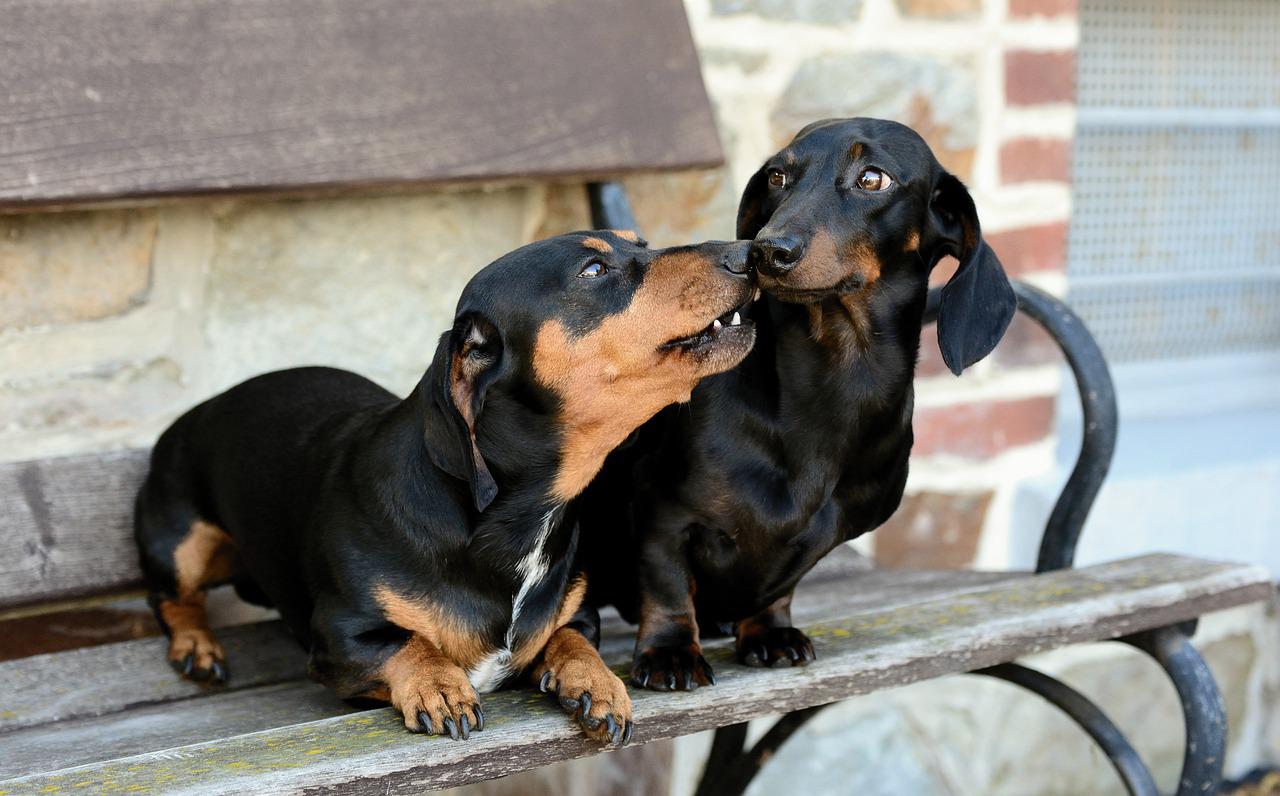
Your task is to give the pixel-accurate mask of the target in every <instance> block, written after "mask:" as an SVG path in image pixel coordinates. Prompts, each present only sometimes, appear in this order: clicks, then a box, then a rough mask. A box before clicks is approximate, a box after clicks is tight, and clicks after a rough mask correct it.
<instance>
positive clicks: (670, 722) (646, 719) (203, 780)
mask: <svg viewBox="0 0 1280 796" xmlns="http://www.w3.org/2000/svg"><path fill="white" fill-rule="evenodd" d="M1271 589H1272V586H1271V583H1270V580H1269V577H1268V575H1267V573H1266V571H1265V570H1263V569H1262V568H1260V567H1251V566H1242V565H1234V564H1220V563H1214V562H1208V561H1201V560H1196V559H1191V558H1184V557H1180V556H1172V555H1148V556H1143V557H1140V558H1134V559H1129V560H1125V561H1119V562H1115V563H1109V564H1103V565H1099V566H1093V567H1087V568H1083V569H1078V570H1063V571H1058V572H1052V573H1047V574H1042V575H1030V574H1019V573H982V572H963V571H955V572H911V571H890V570H877V569H871V568H869V565H868V564H867V563H866V562H865V561H864V560H863V559H861V558H859V557H858V556H856V555H854V554H852V553H851V552H849V551H847V550H841V551H839V553H838V554H833V555H832V556H831V557H829V558H828V559H827V560H826V561H824V562H823V564H822V565H820V567H819V568H818V569H816V570H815V571H814V572H813V573H811V575H810V577H809V578H807V579H806V581H805V583H804V584H803V585H802V587H801V589H800V592H799V594H798V595H797V600H796V606H795V608H796V618H797V622H798V623H799V624H800V625H801V626H802V627H804V628H805V629H806V631H807V632H809V633H810V635H811V636H812V637H813V639H814V644H815V648H816V649H817V652H818V661H817V662H816V663H814V664H813V665H811V666H809V667H807V668H803V669H778V670H770V671H765V670H758V669H749V668H746V667H743V666H739V665H736V664H735V663H733V662H732V649H731V646H730V642H729V641H728V640H727V639H722V640H716V641H710V642H709V643H708V644H707V650H708V652H707V656H708V658H709V660H710V661H711V663H712V665H713V666H715V667H716V672H717V675H718V683H717V685H716V686H714V687H712V688H706V689H700V690H698V691H696V692H693V693H688V694H657V693H653V692H646V691H640V690H633V692H632V694H633V698H634V699H635V711H636V742H637V743H645V742H649V741H655V740H658V739H662V738H671V737H675V736H679V735H685V734H689V733H693V732H698V731H701V730H706V729H711V728H716V727H722V726H725V725H726V724H730V723H734V722H740V721H744V720H747V719H751V718H756V717H760V716H765V715H770V714H775V713H780V712H784V711H791V710H796V709H799V708H804V707H809V706H813V705H821V704H825V703H828V702H833V701H837V700H840V699H844V698H846V697H850V696H853V695H856V694H861V693H867V692H870V691H875V690H878V689H882V688H886V687H890V686H897V685H903V684H906V683H911V682H915V681H918V680H922V679H927V678H932V677H937V676H940V675H944V674H952V673H958V672H966V671H972V670H975V669H978V668H982V667H986V666H990V665H993V664H996V663H1000V662H1005V661H1011V660H1014V659H1016V658H1018V657H1020V656H1023V655H1027V654H1031V653H1036V652H1042V651H1045V650H1049V649H1054V648H1057V647H1061V646H1065V645H1068V644H1076V643H1081V642H1088V641H1101V640H1106V639H1112V638H1117V637H1119V636H1124V635H1130V634H1133V633H1135V632H1139V631H1142V630H1148V629H1152V628H1156V627H1162V626H1166V625H1170V624H1174V623H1177V622H1182V621H1186V620H1189V619H1194V618H1196V617H1198V616H1200V615H1202V614H1204V613H1206V612H1210V611H1214V610H1219V609H1223V608H1228V607H1232V606H1235V605H1240V604H1244V603H1248V602H1252V601H1256V600H1261V599H1265V598H1266V597H1267V596H1268V595H1269V594H1270V593H1271ZM222 638H223V640H224V643H226V645H227V647H228V650H229V660H230V665H231V666H232V671H233V680H232V683H231V684H230V686H229V687H227V688H224V689H217V690H213V689H206V688H202V687H199V686H195V685H193V684H190V683H185V682H182V681H180V680H179V679H178V678H177V677H176V676H175V675H174V674H173V672H172V671H171V670H170V669H169V667H168V664H167V663H166V661H165V660H164V655H163V647H164V643H163V642H162V641H161V640H159V639H143V640H139V641H130V642H123V643H117V644H109V645H104V646H100V647H92V648H87V649H82V650H77V651H74V652H64V653H56V654H52V655H44V656H35V657H30V658H24V659H19V660H14V661H9V662H7V663H3V664H0V749H3V750H4V751H3V754H0V793H27V792H40V791H42V790H49V791H51V790H52V789H54V788H60V789H62V790H64V791H68V792H77V790H78V789H83V790H84V792H95V793H98V792H115V791H120V792H125V791H128V790H130V789H139V788H140V789H143V790H153V789H164V790H184V791H186V790H191V791H194V792H209V793H230V792H250V793H264V792H268V791H270V790H271V789H272V788H273V787H287V786H291V787H298V786H300V785H305V786H306V787H309V788H320V789H323V788H325V787H326V786H337V785H343V786H344V789H343V792H352V791H351V790H349V788H350V787H351V785H350V783H352V782H353V781H355V780H359V787H358V792H365V791H368V792H373V791H377V792H384V791H390V792H416V791H419V790H421V789H424V788H427V787H432V788H436V787H446V786H455V785H461V784H465V783H469V782H475V781H479V780H484V779H489V778H493V777H496V776H502V775H504V774H509V773H513V772H516V771H521V770H524V769H527V768H532V767H535V766H540V765H545V764H547V763H550V762H554V761H558V760H564V759H568V758H573V757H580V756H584V755H590V754H593V753H596V752H598V751H600V747H599V746H597V745H595V744H593V743H590V742H588V741H586V740H585V739H584V738H583V737H582V736H581V734H580V732H579V731H578V730H577V728H576V727H575V726H574V725H573V724H572V723H571V722H570V721H568V720H567V719H566V718H565V717H564V716H563V715H562V714H561V712H560V710H559V708H558V707H557V706H556V705H555V704H554V702H553V701H552V700H551V698H550V697H547V696H545V695H542V694H540V693H537V692H536V691H534V690H533V689H530V688H519V689H514V690H507V691H503V692H500V693H497V694H493V695H490V696H489V697H488V698H487V699H486V702H485V706H486V714H487V716H488V718H489V726H488V728H487V729H486V730H485V731H484V732H482V733H477V734H476V735H474V736H472V739H471V740H470V741H469V742H453V741H449V740H443V739H430V738H425V737H422V736H416V735H411V734H409V733H407V732H405V731H404V729H403V726H402V725H401V723H400V720H399V718H398V717H397V716H396V715H395V714H394V713H393V712H392V711H391V710H389V709H379V710H373V711H357V710H354V709H352V708H350V707H348V706H346V705H344V704H343V703H341V702H339V701H338V700H337V699H336V698H334V697H333V696H332V695H331V694H330V693H329V692H327V691H326V690H325V689H323V688H321V687H320V686H317V685H314V684H312V683H310V682H308V681H306V680H305V679H304V669H305V655H304V654H303V652H302V650H301V649H300V648H299V647H298V646H297V644H296V643H294V642H293V641H292V639H290V638H289V637H288V635H287V634H286V633H285V632H284V630H283V629H282V627H281V626H280V625H279V624H278V623H276V622H266V623H257V624H252V625H244V626H240V627H235V628H230V629H228V630H224V631H222ZM632 643H633V630H632V629H631V628H630V627H627V626H626V625H625V624H624V623H622V622H621V620H618V619H617V618H616V617H613V618H612V619H611V620H610V621H608V622H607V623H606V630H605V640H604V643H603V648H604V652H605V655H606V659H607V660H609V661H610V662H611V663H614V664H616V665H617V667H618V671H619V672H620V673H621V672H622V671H623V670H624V669H625V666H626V662H627V661H628V660H629V656H630V651H631V645H632Z"/></svg>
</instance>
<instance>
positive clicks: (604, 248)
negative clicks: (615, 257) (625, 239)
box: [582, 238, 613, 254]
mask: <svg viewBox="0 0 1280 796" xmlns="http://www.w3.org/2000/svg"><path fill="white" fill-rule="evenodd" d="M582 245H583V246H585V247H587V248H588V249H595V250H596V251H598V252H603V253H605V254H608V253H609V252H611V251H613V247H612V246H610V245H609V244H608V243H607V242H605V241H603V240H600V239H599V238H583V239H582Z"/></svg>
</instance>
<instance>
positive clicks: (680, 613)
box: [631, 529, 716, 691]
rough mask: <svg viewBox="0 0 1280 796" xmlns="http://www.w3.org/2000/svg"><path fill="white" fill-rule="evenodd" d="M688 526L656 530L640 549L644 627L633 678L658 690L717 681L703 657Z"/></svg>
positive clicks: (639, 636) (689, 687) (638, 640)
mask: <svg viewBox="0 0 1280 796" xmlns="http://www.w3.org/2000/svg"><path fill="white" fill-rule="evenodd" d="M686 538H687V536H686V534H685V533H684V532H683V531H680V532H671V531H669V530H665V529H664V530H656V531H654V532H651V533H648V534H647V535H646V536H645V537H644V541H643V543H642V547H641V554H640V629H639V632H638V633H637V634H636V651H635V657H634V659H633V661H632V665H631V681H632V682H634V683H635V684H636V685H638V686H641V687H642V688H650V689H653V690H655V691H692V690H693V689H695V688H697V687H698V686H702V685H712V684H714V683H715V681H716V678H715V673H714V672H712V670H711V664H709V663H707V659H706V658H704V657H702V645H701V644H700V643H699V638H698V622H697V619H696V616H695V612H694V607H693V593H694V589H695V588H696V584H695V583H694V580H693V576H692V575H691V574H690V573H689V570H688V568H687V566H686V565H685V544H684V540H685V539H686Z"/></svg>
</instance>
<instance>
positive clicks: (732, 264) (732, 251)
mask: <svg viewBox="0 0 1280 796" xmlns="http://www.w3.org/2000/svg"><path fill="white" fill-rule="evenodd" d="M720 267H721V268H723V269H725V270H726V271H728V272H729V273H731V274H734V275H736V276H748V275H750V273H751V271H752V270H753V268H754V266H752V264H751V243H750V242H749V241H745V240H742V241H736V242H734V243H731V244H729V247H728V248H727V249H726V251H725V252H724V254H721V255H720Z"/></svg>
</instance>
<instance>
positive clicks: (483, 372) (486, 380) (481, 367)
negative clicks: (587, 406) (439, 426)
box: [429, 312, 502, 511]
mask: <svg viewBox="0 0 1280 796" xmlns="http://www.w3.org/2000/svg"><path fill="white" fill-rule="evenodd" d="M501 361H502V336H501V334H499V332H498V328H497V327H496V326H494V325H493V323H492V322H490V321H489V320H488V319H487V318H485V317H484V316H483V315H481V314H480V313H476V312H471V313H467V314H464V315H461V316H459V317H458V319H457V320H456V321H454V324H453V330H452V331H450V332H448V333H447V334H446V339H445V340H442V341H441V345H440V349H439V352H438V353H437V355H436V366H437V367H436V369H437V371H438V374H439V375H438V376H437V377H436V385H435V388H436V394H435V400H436V403H437V404H438V405H439V406H440V409H441V410H442V411H443V412H444V414H445V416H446V417H448V418H449V420H450V423H449V425H450V429H449V432H450V433H448V435H447V436H449V437H450V439H449V443H451V444H447V445H444V446H443V447H442V446H440V445H438V444H437V445H431V446H429V448H430V452H431V460H432V462H434V463H435V465H436V466H437V467H439V468H440V469H441V470H444V471H445V472H447V473H449V474H451V475H453V476H455V477H457V478H461V479H463V480H464V481H467V482H468V483H469V484H470V485H471V497H472V499H473V500H474V501H475V505H476V510H477V511H484V510H485V509H486V508H488V506H489V504H490V503H492V502H493V499H494V497H495V496H497V494H498V484H497V482H495V481H494V480H493V475H492V474H491V473H490V472H489V467H488V465H486V464H485V461H484V457H483V456H481V455H480V446H479V445H478V444H477V443H476V423H477V422H479V419H480V413H481V412H482V411H483V409H484V394H485V390H486V389H488V387H489V385H490V384H491V383H492V382H493V379H494V377H495V376H496V374H497V371H498V365H499V363H500V362H501Z"/></svg>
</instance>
